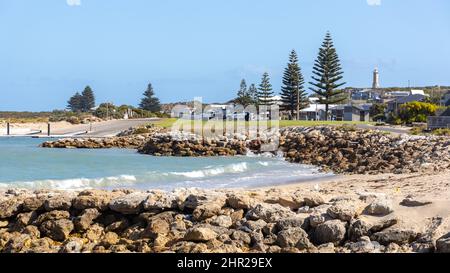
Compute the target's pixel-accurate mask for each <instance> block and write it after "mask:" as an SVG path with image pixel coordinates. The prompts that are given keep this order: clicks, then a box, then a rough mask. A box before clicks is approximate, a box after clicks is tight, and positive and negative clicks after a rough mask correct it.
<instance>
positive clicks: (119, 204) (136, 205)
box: [109, 192, 148, 214]
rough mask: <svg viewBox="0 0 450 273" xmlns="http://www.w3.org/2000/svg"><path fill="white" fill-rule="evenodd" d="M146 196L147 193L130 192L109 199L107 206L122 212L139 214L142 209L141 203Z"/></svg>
mask: <svg viewBox="0 0 450 273" xmlns="http://www.w3.org/2000/svg"><path fill="white" fill-rule="evenodd" d="M147 197H148V194H147V193H140V192H134V193H130V194H127V195H125V196H120V197H118V198H114V199H113V200H111V202H110V203H109V208H110V209H111V210H113V211H116V212H119V213H123V214H139V212H141V211H142V209H143V203H144V201H145V200H146V199H147Z"/></svg>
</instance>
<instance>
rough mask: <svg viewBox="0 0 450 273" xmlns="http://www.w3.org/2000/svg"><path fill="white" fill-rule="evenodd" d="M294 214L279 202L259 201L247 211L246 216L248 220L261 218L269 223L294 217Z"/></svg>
mask: <svg viewBox="0 0 450 273" xmlns="http://www.w3.org/2000/svg"><path fill="white" fill-rule="evenodd" d="M295 215H296V214H295V213H294V212H293V211H292V210H290V209H288V208H286V207H283V206H281V205H279V204H267V203H260V204H258V205H256V206H255V207H253V208H252V209H250V210H249V211H248V212H247V214H246V218H247V219H249V220H259V219H262V220H264V221H266V222H268V223H271V222H276V221H278V220H280V219H283V218H289V217H294V216H295Z"/></svg>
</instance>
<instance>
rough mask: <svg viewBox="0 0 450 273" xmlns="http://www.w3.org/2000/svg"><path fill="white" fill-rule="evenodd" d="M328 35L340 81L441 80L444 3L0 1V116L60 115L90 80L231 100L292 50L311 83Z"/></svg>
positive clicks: (276, 75) (277, 75)
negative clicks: (376, 70)
mask: <svg viewBox="0 0 450 273" xmlns="http://www.w3.org/2000/svg"><path fill="white" fill-rule="evenodd" d="M327 30H329V31H331V33H332V35H333V38H334V41H335V45H336V47H337V50H338V54H339V56H340V58H341V61H342V66H343V68H344V72H345V75H344V76H345V81H346V82H347V86H358V87H359V86H361V87H363V86H370V85H371V77H372V75H371V73H372V70H373V69H374V67H375V66H377V67H378V68H379V70H380V78H381V85H382V86H407V84H408V80H410V81H411V85H435V84H441V85H446V84H447V85H450V1H448V0H345V1H341V0H339V1H337V0H271V1H269V0H214V1H212V0H189V1H187V0H164V1H156V0H108V1H107V0H0V110H32V111H40V110H53V109H62V108H64V107H65V106H66V101H67V99H68V97H70V96H71V95H72V94H73V93H74V92H75V91H81V90H82V89H83V88H84V86H86V85H90V86H91V87H92V88H93V90H94V91H95V93H96V95H97V101H111V102H113V103H115V104H131V105H137V104H138V102H139V99H140V97H141V94H142V92H143V91H144V90H145V88H146V85H147V83H148V82H152V83H153V86H154V89H155V92H156V94H157V96H158V97H160V99H161V101H162V102H175V101H182V100H191V99H193V97H194V96H203V98H204V101H206V102H222V101H226V100H229V99H231V98H233V96H234V95H235V93H236V90H237V89H238V88H239V82H240V80H241V79H242V78H245V79H247V82H248V83H253V82H254V83H258V82H259V80H260V77H261V75H262V73H263V72H264V71H268V72H269V73H270V75H271V78H272V84H273V86H274V88H275V90H276V91H278V90H279V89H280V85H281V75H282V72H283V68H284V66H285V64H286V62H287V58H288V55H289V52H290V50H291V49H293V48H294V49H296V50H297V52H298V54H299V57H300V64H301V66H302V69H303V73H304V76H305V78H306V79H307V80H308V81H309V79H310V76H311V69H312V64H313V61H314V59H315V57H316V54H317V51H318V47H319V46H320V44H321V43H322V39H323V37H324V35H325V33H326V31H327Z"/></svg>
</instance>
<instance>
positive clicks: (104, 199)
mask: <svg viewBox="0 0 450 273" xmlns="http://www.w3.org/2000/svg"><path fill="white" fill-rule="evenodd" d="M121 195H124V193H122V192H109V191H103V190H85V191H82V192H80V194H78V196H77V197H76V198H75V199H74V200H73V207H74V208H76V209H79V210H84V209H90V208H94V209H98V210H100V211H104V210H107V209H108V208H109V203H110V202H111V200H112V199H113V198H116V197H119V196H121Z"/></svg>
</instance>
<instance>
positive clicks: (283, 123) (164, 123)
mask: <svg viewBox="0 0 450 273" xmlns="http://www.w3.org/2000/svg"><path fill="white" fill-rule="evenodd" d="M176 121H177V119H176V118H164V119H161V120H157V121H152V122H150V123H151V124H154V125H156V126H160V127H163V128H170V127H172V125H173V124H174V123H175V122H176ZM209 122H210V124H218V125H220V124H221V123H222V122H221V121H209ZM189 123H191V124H193V122H192V121H190V120H181V124H183V125H184V124H186V125H188V124H189ZM202 123H203V124H206V123H207V121H203V122H202ZM257 124H258V123H257V121H236V122H235V125H240V126H246V127H247V126H249V125H251V126H256V125H257ZM356 124H372V122H357V121H309V120H280V122H279V126H280V128H282V127H290V126H305V127H310V126H320V125H356Z"/></svg>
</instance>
